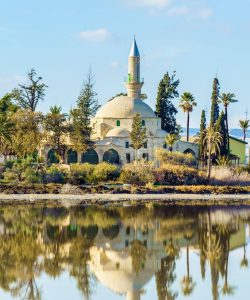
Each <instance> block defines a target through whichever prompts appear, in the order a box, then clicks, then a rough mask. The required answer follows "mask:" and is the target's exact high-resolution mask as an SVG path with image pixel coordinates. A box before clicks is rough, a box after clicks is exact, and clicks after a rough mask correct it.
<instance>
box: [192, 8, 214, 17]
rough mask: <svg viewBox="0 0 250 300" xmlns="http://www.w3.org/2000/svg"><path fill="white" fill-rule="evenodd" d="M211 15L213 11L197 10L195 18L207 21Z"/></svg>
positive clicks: (209, 9)
mask: <svg viewBox="0 0 250 300" xmlns="http://www.w3.org/2000/svg"><path fill="white" fill-rule="evenodd" d="M212 14H213V11H212V9H211V8H209V7H203V8H201V9H199V10H198V12H197V15H196V16H197V18H200V19H208V18H209V17H211V16H212Z"/></svg>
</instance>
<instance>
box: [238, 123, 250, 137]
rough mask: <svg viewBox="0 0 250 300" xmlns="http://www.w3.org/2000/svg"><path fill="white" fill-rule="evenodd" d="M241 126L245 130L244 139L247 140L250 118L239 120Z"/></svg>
mask: <svg viewBox="0 0 250 300" xmlns="http://www.w3.org/2000/svg"><path fill="white" fill-rule="evenodd" d="M239 125H240V128H241V129H242V130H243V139H244V141H245V140H246V136H247V135H246V133H247V130H248V128H249V127H250V124H249V120H240V121H239Z"/></svg>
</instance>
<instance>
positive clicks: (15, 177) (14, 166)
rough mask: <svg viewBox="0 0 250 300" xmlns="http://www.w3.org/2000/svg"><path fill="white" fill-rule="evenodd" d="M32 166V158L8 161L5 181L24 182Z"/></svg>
mask: <svg viewBox="0 0 250 300" xmlns="http://www.w3.org/2000/svg"><path fill="white" fill-rule="evenodd" d="M31 166H32V159H31V158H26V159H17V160H12V161H8V162H7V163H6V164H5V172H4V173H3V176H4V179H6V180H9V181H17V182H21V181H24V180H25V173H26V172H27V170H28V169H31Z"/></svg>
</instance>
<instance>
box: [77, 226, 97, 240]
mask: <svg viewBox="0 0 250 300" xmlns="http://www.w3.org/2000/svg"><path fill="white" fill-rule="evenodd" d="M81 231H82V235H83V236H84V237H86V238H88V239H89V240H93V239H94V238H95V237H96V236H97V233H98V227H97V226H96V225H90V226H86V227H82V230H81Z"/></svg>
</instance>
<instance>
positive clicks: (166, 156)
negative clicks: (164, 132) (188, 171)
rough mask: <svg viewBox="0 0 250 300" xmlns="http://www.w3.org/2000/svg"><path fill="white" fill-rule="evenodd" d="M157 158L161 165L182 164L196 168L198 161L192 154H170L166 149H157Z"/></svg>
mask: <svg viewBox="0 0 250 300" xmlns="http://www.w3.org/2000/svg"><path fill="white" fill-rule="evenodd" d="M155 155H156V158H157V159H158V160H159V161H160V163H161V164H180V165H188V166H194V165H196V159H195V157H193V155H192V154H190V153H189V154H184V153H182V152H178V151H177V152H170V151H167V150H164V149H160V148H158V149H156V152H155Z"/></svg>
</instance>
